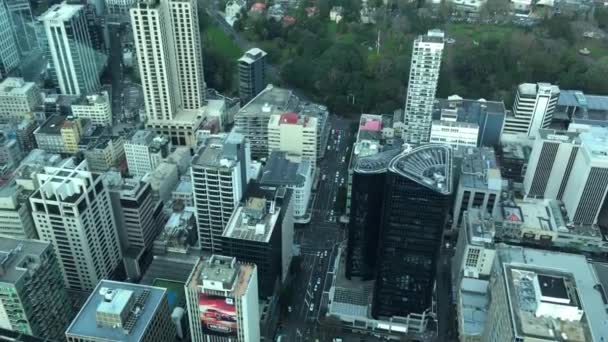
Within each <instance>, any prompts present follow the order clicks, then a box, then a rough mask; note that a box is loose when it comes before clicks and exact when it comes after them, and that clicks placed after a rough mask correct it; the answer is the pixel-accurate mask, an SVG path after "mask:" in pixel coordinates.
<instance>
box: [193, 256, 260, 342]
mask: <svg viewBox="0 0 608 342" xmlns="http://www.w3.org/2000/svg"><path fill="white" fill-rule="evenodd" d="M257 278H258V272H257V267H256V266H255V265H254V264H243V263H239V262H237V260H236V258H233V257H228V256H222V255H212V256H211V257H209V258H206V259H204V260H203V259H201V260H198V262H197V263H196V265H194V268H193V270H192V273H191V274H190V276H189V278H188V280H187V282H186V286H185V288H186V304H187V309H188V317H189V320H190V334H191V339H192V342H230V341H243V342H257V341H260V313H259V304H258V279H257ZM216 307H220V308H222V309H223V310H222V311H223V313H224V317H223V318H222V319H221V320H217V319H216V318H215V316H216V313H215V312H217V310H215V308H216Z"/></svg>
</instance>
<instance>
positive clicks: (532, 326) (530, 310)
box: [498, 245, 608, 341]
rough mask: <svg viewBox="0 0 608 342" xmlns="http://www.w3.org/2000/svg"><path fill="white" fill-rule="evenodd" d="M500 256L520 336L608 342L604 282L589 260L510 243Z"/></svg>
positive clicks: (516, 327)
mask: <svg viewBox="0 0 608 342" xmlns="http://www.w3.org/2000/svg"><path fill="white" fill-rule="evenodd" d="M498 255H499V257H500V261H501V263H502V264H503V272H504V279H505V281H506V288H507V297H508V298H507V299H508V303H509V306H510V310H511V313H512V317H513V321H512V324H513V328H514V330H515V331H516V333H517V335H518V336H519V337H522V338H537V339H540V340H548V341H554V340H555V339H556V338H559V337H557V336H560V337H561V339H562V340H566V339H567V340H571V341H607V340H608V329H606V326H607V324H608V312H607V311H606V309H605V305H606V302H605V300H604V299H603V298H602V294H601V292H599V291H597V288H598V286H599V285H601V284H600V283H599V282H598V279H597V276H596V274H595V272H594V268H593V266H592V265H591V264H589V263H588V261H587V259H586V258H585V257H584V256H582V255H577V254H566V253H558V252H549V251H544V250H537V249H531V248H522V247H511V246H509V247H507V246H505V245H503V246H501V248H499V249H498Z"/></svg>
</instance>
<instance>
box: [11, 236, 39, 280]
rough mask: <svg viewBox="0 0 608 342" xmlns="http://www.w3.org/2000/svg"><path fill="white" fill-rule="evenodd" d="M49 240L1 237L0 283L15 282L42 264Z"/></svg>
mask: <svg viewBox="0 0 608 342" xmlns="http://www.w3.org/2000/svg"><path fill="white" fill-rule="evenodd" d="M48 248H50V244H49V243H48V242H42V241H38V240H18V239H11V238H6V237H3V238H0V283H7V284H15V283H17V282H19V281H20V280H21V278H22V277H25V276H26V275H27V273H28V272H30V271H35V270H36V269H37V268H38V267H39V266H40V255H41V254H42V253H44V252H45V251H47V249H48Z"/></svg>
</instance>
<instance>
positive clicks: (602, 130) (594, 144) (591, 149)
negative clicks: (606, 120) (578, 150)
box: [579, 127, 608, 161]
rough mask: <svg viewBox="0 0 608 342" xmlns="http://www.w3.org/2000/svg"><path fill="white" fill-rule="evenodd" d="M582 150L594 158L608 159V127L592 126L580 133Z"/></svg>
mask: <svg viewBox="0 0 608 342" xmlns="http://www.w3.org/2000/svg"><path fill="white" fill-rule="evenodd" d="M579 138H580V139H581V142H582V145H583V147H582V150H583V151H586V152H587V153H588V155H589V156H591V158H593V160H598V161H599V160H601V161H608V128H606V127H592V128H591V129H590V130H589V131H587V132H583V133H581V134H580V135H579Z"/></svg>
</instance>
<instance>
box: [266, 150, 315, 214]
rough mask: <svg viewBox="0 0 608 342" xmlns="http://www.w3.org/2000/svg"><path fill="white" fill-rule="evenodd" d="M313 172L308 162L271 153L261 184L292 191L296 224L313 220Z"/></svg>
mask: <svg viewBox="0 0 608 342" xmlns="http://www.w3.org/2000/svg"><path fill="white" fill-rule="evenodd" d="M313 172H314V171H313V169H312V167H311V164H310V162H309V161H308V160H302V159H301V158H299V157H297V156H296V157H294V156H290V155H289V154H288V153H286V152H278V151H277V152H272V153H270V156H269V157H268V161H267V162H266V165H265V166H264V169H263V170H262V175H261V177H260V180H259V182H260V184H261V185H270V186H279V187H281V186H282V187H286V188H289V189H291V190H292V197H291V201H292V203H293V218H294V222H295V223H308V222H310V218H311V213H310V211H309V205H310V199H311V192H312V178H313Z"/></svg>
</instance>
